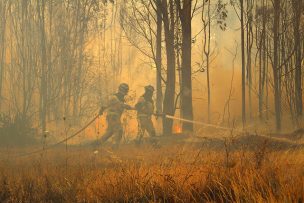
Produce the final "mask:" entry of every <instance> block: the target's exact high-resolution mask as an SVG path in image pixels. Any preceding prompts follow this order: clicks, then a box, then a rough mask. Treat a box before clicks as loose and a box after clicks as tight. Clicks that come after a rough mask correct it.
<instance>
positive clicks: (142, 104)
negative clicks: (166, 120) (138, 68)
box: [135, 85, 156, 144]
mask: <svg viewBox="0 0 304 203" xmlns="http://www.w3.org/2000/svg"><path fill="white" fill-rule="evenodd" d="M153 92H154V87H153V86H151V85H148V86H145V93H144V94H143V95H142V96H141V97H140V98H139V99H138V102H137V103H136V105H135V109H136V110H137V119H138V137H137V139H138V140H137V142H138V143H139V144H140V143H141V141H142V138H143V136H144V134H145V132H146V131H147V132H148V134H149V136H150V137H151V138H152V141H153V138H154V137H155V135H156V133H155V128H154V125H153V122H152V115H153V114H154V102H153V99H152V96H153Z"/></svg>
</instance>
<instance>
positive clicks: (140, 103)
mask: <svg viewBox="0 0 304 203" xmlns="http://www.w3.org/2000/svg"><path fill="white" fill-rule="evenodd" d="M144 103H145V100H144V99H143V98H142V97H140V98H139V99H138V101H137V103H136V104H135V108H136V110H140V109H141V108H142V107H143V106H144Z"/></svg>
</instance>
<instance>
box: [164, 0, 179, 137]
mask: <svg viewBox="0 0 304 203" xmlns="http://www.w3.org/2000/svg"><path fill="white" fill-rule="evenodd" d="M162 13H163V22H164V32H165V44H166V55H167V80H166V89H165V95H164V102H163V108H164V110H163V112H164V113H165V114H167V115H174V110H175V109H174V101H175V81H176V76H175V51H174V30H175V27H174V26H175V18H174V2H173V0H169V5H168V2H167V0H162ZM172 125H173V121H172V120H171V119H168V118H164V120H163V131H164V134H165V135H171V134H172Z"/></svg>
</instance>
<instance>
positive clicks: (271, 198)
mask: <svg viewBox="0 0 304 203" xmlns="http://www.w3.org/2000/svg"><path fill="white" fill-rule="evenodd" d="M109 149H110V148H104V149H100V151H99V153H98V154H97V155H96V154H95V155H94V153H92V149H89V148H71V149H69V151H68V153H67V154H66V151H65V150H64V149H63V148H62V149H56V150H52V151H49V152H47V153H45V154H42V155H38V156H35V157H28V158H22V159H5V160H3V161H2V163H1V165H0V172H1V177H0V202H303V198H304V154H303V151H300V150H297V151H289V152H287V151H280V152H278V151H276V152H274V151H268V150H266V149H265V147H263V146H261V147H259V148H257V149H256V150H255V151H245V150H238V151H231V152H229V156H227V149H226V150H223V151H211V150H202V149H198V148H188V147H186V146H183V145H175V146H171V147H170V148H161V149H153V148H152V147H150V146H144V147H141V148H134V147H132V146H125V147H122V148H121V149H119V150H118V151H115V152H112V151H110V150H109ZM228 150H229V149H228ZM3 153H4V152H3ZM4 157H7V156H4V155H2V158H4Z"/></svg>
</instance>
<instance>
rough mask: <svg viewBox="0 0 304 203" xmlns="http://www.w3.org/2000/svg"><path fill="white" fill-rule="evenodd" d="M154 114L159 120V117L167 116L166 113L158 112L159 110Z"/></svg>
mask: <svg viewBox="0 0 304 203" xmlns="http://www.w3.org/2000/svg"><path fill="white" fill-rule="evenodd" d="M153 115H154V116H155V117H156V120H157V119H158V118H159V117H161V118H165V117H166V114H163V113H158V112H156V113H154V114H153Z"/></svg>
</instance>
